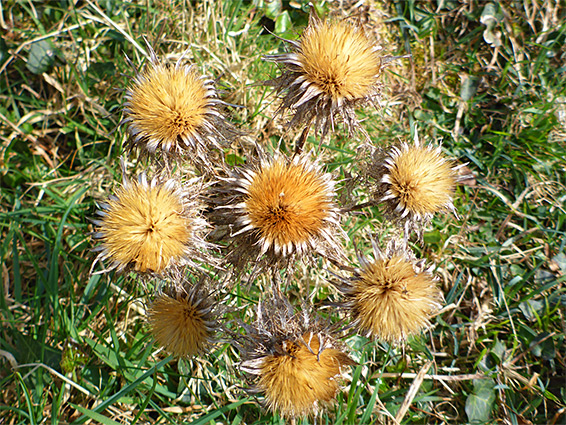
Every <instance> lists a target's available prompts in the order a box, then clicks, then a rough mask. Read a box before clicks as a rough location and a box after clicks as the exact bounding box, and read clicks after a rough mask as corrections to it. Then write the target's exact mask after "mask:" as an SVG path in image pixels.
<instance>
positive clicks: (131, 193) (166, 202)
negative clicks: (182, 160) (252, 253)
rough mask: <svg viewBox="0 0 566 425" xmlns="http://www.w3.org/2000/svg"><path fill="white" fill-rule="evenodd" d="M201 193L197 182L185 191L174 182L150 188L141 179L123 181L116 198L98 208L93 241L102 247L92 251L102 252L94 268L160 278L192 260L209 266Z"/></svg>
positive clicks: (142, 176) (113, 197)
mask: <svg viewBox="0 0 566 425" xmlns="http://www.w3.org/2000/svg"><path fill="white" fill-rule="evenodd" d="M200 190H201V185H200V184H199V183H198V182H197V181H196V180H193V181H190V182H188V183H186V184H184V185H181V184H180V183H178V182H177V181H176V180H173V179H171V180H167V181H160V180H158V179H157V178H154V179H153V180H152V181H151V182H148V181H147V179H146V176H145V174H142V175H140V176H139V178H138V180H137V181H129V180H127V179H124V182H123V185H122V187H120V188H119V189H118V191H117V192H116V195H115V196H112V197H110V198H109V199H108V201H107V203H105V204H101V205H100V206H101V209H100V210H99V211H97V214H98V215H100V216H102V218H101V219H100V220H93V222H94V224H95V225H96V226H97V231H96V232H95V233H94V238H95V239H98V240H99V241H100V245H99V246H98V247H97V248H95V250H97V251H101V252H100V254H99V255H98V257H97V258H96V261H95V264H96V262H97V261H99V260H106V259H109V260H110V261H111V264H110V267H109V269H108V270H112V269H115V268H116V269H117V270H118V271H119V272H121V271H123V270H124V269H132V270H134V271H136V272H140V273H158V274H159V273H162V272H164V271H165V270H166V269H167V268H168V267H170V266H171V267H173V268H174V267H176V266H182V265H185V264H189V265H193V266H194V265H195V262H194V260H195V259H196V260H201V261H205V260H206V261H207V262H209V258H208V257H209V256H206V252H205V251H206V249H207V248H208V247H209V245H208V244H207V243H206V242H205V241H204V239H203V233H204V229H205V228H206V227H207V223H206V221H205V220H204V219H202V218H201V216H200V209H201V207H200V203H199V202H198V199H197V196H198V194H199V192H200ZM93 267H94V264H93ZM106 271H107V270H106Z"/></svg>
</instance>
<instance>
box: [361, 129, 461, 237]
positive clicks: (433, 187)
mask: <svg viewBox="0 0 566 425" xmlns="http://www.w3.org/2000/svg"><path fill="white" fill-rule="evenodd" d="M371 168H372V169H371V170H370V172H369V174H370V175H372V177H374V178H375V179H377V180H378V181H379V183H378V186H377V187H376V188H375V193H374V196H375V198H376V200H377V201H379V202H382V203H384V205H385V209H386V213H387V215H388V216H389V217H390V218H391V219H393V220H394V221H398V222H405V223H408V224H409V227H412V228H415V230H418V229H419V228H422V226H423V225H426V224H427V223H428V222H429V221H430V220H431V218H432V216H433V215H434V214H435V213H437V212H441V211H447V210H448V211H452V212H454V213H456V211H455V208H454V205H453V203H452V196H453V194H454V190H455V186H456V182H457V181H458V171H457V168H458V167H452V164H451V163H450V161H448V160H447V159H446V158H445V157H444V155H443V154H442V152H441V150H440V148H433V147H432V146H430V145H429V146H422V145H420V143H419V142H418V139H417V140H416V142H415V144H414V145H409V144H407V143H403V144H402V145H400V146H397V147H393V148H391V149H390V150H389V151H388V152H385V153H382V154H381V155H380V154H378V155H376V158H375V161H374V164H372V166H371Z"/></svg>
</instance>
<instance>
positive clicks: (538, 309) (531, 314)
mask: <svg viewBox="0 0 566 425" xmlns="http://www.w3.org/2000/svg"><path fill="white" fill-rule="evenodd" d="M543 309H544V304H543V303H542V301H537V300H527V301H524V302H522V303H520V304H519V310H521V312H522V313H523V315H524V316H525V318H526V319H528V320H536V318H537V316H540V314H541V313H542V311H543Z"/></svg>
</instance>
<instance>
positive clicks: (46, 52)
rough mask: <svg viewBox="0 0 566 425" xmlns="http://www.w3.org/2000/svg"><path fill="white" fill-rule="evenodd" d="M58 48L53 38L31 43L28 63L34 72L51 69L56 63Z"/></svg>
mask: <svg viewBox="0 0 566 425" xmlns="http://www.w3.org/2000/svg"><path fill="white" fill-rule="evenodd" d="M56 56H57V49H56V48H55V46H54V44H53V42H52V41H51V40H40V41H38V42H35V43H33V44H32V45H31V49H30V50H29V54H28V61H27V64H26V67H27V69H29V70H30V71H31V72H33V73H34V74H43V73H44V72H46V71H49V70H50V69H51V67H52V66H53V64H54V63H55V58H56Z"/></svg>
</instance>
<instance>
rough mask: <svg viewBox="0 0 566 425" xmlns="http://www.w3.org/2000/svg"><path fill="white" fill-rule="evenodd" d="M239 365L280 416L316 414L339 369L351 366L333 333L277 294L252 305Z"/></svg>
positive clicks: (334, 389)
mask: <svg viewBox="0 0 566 425" xmlns="http://www.w3.org/2000/svg"><path fill="white" fill-rule="evenodd" d="M246 328H247V335H246V336H245V343H244V344H243V345H242V347H241V349H242V351H243V353H242V358H243V359H244V361H242V363H241V369H242V370H243V371H244V372H247V373H249V374H251V375H252V376H253V377H254V379H253V386H252V389H251V390H250V391H251V392H253V393H260V394H262V395H263V396H264V397H265V403H266V406H267V407H268V408H269V409H270V410H272V411H274V412H278V413H279V414H280V415H281V416H283V417H286V418H298V417H303V416H309V415H314V414H317V413H318V412H319V411H320V409H321V407H323V406H325V405H327V404H329V403H330V402H332V400H334V398H335V396H336V394H337V392H338V390H339V388H340V385H339V379H340V377H341V375H342V372H343V368H345V367H347V366H349V365H352V364H354V362H353V361H352V360H351V359H350V358H349V357H348V354H347V353H346V351H345V346H344V345H343V344H341V343H340V342H339V341H338V340H337V339H336V338H335V337H334V334H333V331H332V330H331V329H330V328H328V327H325V326H324V325H322V323H321V322H319V321H318V320H317V319H315V318H313V317H312V316H310V314H309V313H308V312H307V311H305V310H303V312H301V313H297V314H293V307H292V306H291V305H290V304H289V302H288V301H287V300H286V299H285V298H283V297H282V296H281V295H279V296H277V295H276V296H275V297H274V298H273V299H271V300H268V301H267V302H264V303H262V304H259V305H258V315H257V319H256V322H255V323H254V325H253V326H247V327H246Z"/></svg>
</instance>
